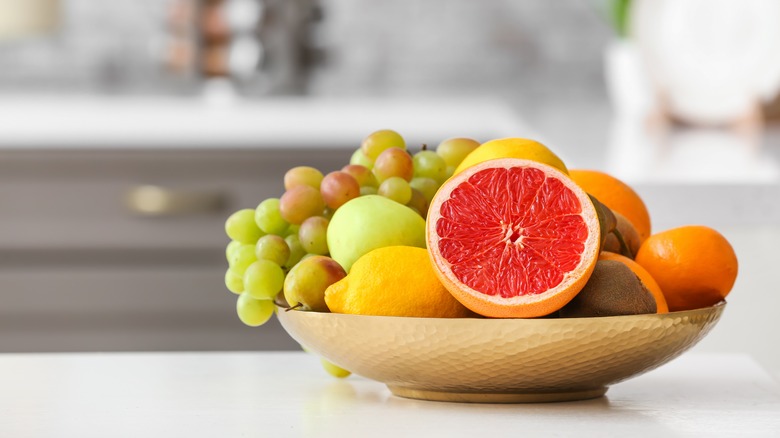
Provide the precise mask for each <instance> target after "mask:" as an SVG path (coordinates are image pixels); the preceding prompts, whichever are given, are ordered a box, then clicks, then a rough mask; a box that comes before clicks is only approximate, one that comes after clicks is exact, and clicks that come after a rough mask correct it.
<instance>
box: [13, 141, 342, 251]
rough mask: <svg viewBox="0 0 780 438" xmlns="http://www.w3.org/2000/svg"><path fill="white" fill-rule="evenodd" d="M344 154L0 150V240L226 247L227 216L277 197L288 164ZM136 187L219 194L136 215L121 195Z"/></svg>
mask: <svg viewBox="0 0 780 438" xmlns="http://www.w3.org/2000/svg"><path fill="white" fill-rule="evenodd" d="M348 159H349V152H348V151H346V150H312V149H289V150H198V151H188V150H181V151H171V150H167V151H159V150H142V151H114V150H112V151H2V152H0V223H2V227H0V248H2V249H15V248H24V249H28V250H29V249H45V250H51V249H68V248H87V249H116V248H123V249H137V248H181V249H191V248H204V247H208V248H216V247H219V246H224V245H225V243H226V239H227V238H226V237H225V235H224V220H225V219H226V217H227V215H228V214H229V213H230V212H232V211H234V210H237V209H239V208H247V207H249V208H251V207H255V206H256V205H257V204H258V203H259V202H260V201H261V200H263V199H265V198H268V197H278V196H280V195H281V194H282V192H283V190H284V188H283V176H284V172H286V170H287V169H289V168H291V167H294V166H298V165H311V166H315V167H317V168H319V169H321V170H322V171H323V172H329V171H331V170H335V169H337V168H339V167H341V166H342V165H343V164H344V163H345V162H346V161H348ZM143 186H154V187H157V188H159V189H160V190H163V191H166V192H169V193H174V194H177V195H184V196H185V197H189V198H190V199H192V198H196V200H197V199H201V198H207V199H210V200H211V201H214V200H216V201H217V202H211V201H209V202H206V204H207V205H204V206H198V205H197V203H196V205H195V208H191V209H185V211H184V212H180V213H178V214H170V215H169V214H166V213H159V212H158V213H154V214H152V215H149V214H141V213H139V212H138V211H136V209H135V208H134V207H133V206H132V205H130V203H129V201H128V194H129V193H131V192H133V190H135V189H137V188H139V187H143ZM196 202H197V201H196Z"/></svg>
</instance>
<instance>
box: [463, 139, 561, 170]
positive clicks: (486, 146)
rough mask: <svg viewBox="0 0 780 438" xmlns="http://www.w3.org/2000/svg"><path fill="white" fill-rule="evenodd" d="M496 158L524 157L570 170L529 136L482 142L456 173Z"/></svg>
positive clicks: (464, 160) (545, 147)
mask: <svg viewBox="0 0 780 438" xmlns="http://www.w3.org/2000/svg"><path fill="white" fill-rule="evenodd" d="M495 158H524V159H526V160H533V161H536V162H538V163H544V164H547V165H550V166H552V167H555V168H557V169H558V170H560V171H561V172H563V173H565V174H567V175H568V173H569V170H568V169H567V168H566V165H565V164H563V161H561V159H560V158H558V156H557V155H555V153H553V151H551V150H550V149H549V148H547V146H545V145H543V144H541V143H539V142H537V141H534V140H529V139H527V138H499V139H496V140H490V141H488V142H486V143H482V145H480V146H479V147H478V148H476V149H474V151H472V152H471V153H470V154H468V155H466V158H464V159H463V161H461V163H460V164H459V165H458V167H457V168H456V169H455V173H454V174H455V175H457V174H458V173H460V172H461V171H463V170H464V169H467V168H469V167H471V166H473V165H475V164H479V163H481V162H483V161H488V160H492V159H495Z"/></svg>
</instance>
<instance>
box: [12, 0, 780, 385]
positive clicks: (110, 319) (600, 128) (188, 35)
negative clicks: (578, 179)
mask: <svg viewBox="0 0 780 438" xmlns="http://www.w3.org/2000/svg"><path fill="white" fill-rule="evenodd" d="M779 89H780V2H776V1H773V0H768V1H763V0H750V1H743V2H736V1H733V0H720V1H705V0H678V1H673V0H650V1H648V0H644V1H643V0H634V1H630V0H610V1H607V0H559V1H555V2H548V1H544V0H521V1H513V0H485V1H480V2H474V1H469V0H449V1H445V0H429V1H425V2H421V1H414V0H401V1H394V2H387V1H379V0H362V1H358V0H112V1H110V2H107V1H102V0H0V224H1V225H0V351H2V352H10V351H124V350H236V349H239V350H240V349H247V350H255V349H293V348H298V347H297V345H295V343H294V342H293V341H292V340H290V339H289V338H288V337H287V336H286V335H285V334H284V332H283V331H282V330H281V328H280V327H279V326H278V324H277V323H276V322H275V321H272V322H271V323H269V324H267V325H266V326H263V327H260V328H255V329H252V328H248V327H245V326H243V325H242V324H241V323H240V322H239V321H238V319H237V317H236V316H235V307H234V306H235V297H234V296H233V295H232V294H231V293H230V292H228V291H227V290H226V289H225V286H224V284H223V276H224V271H225V269H226V262H225V259H224V246H225V244H226V243H227V238H226V237H225V235H224V231H223V224H224V219H225V218H226V217H227V216H228V214H229V213H230V212H232V211H234V210H237V209H239V208H246V207H254V206H256V205H257V203H258V202H259V201H261V200H262V199H265V198H267V197H272V196H279V195H280V194H281V193H282V191H283V186H282V176H283V174H284V172H285V171H286V170H287V169H288V168H290V167H293V166H296V165H312V166H315V167H318V168H320V169H321V170H322V171H324V172H327V171H330V170H335V169H337V168H339V167H341V166H342V165H343V164H346V162H347V161H348V160H349V156H350V154H351V152H352V151H353V150H354V149H355V148H357V147H358V146H359V144H360V141H361V140H362V138H363V137H364V136H365V135H367V134H369V133H370V132H372V131H374V130H376V129H382V128H391V129H395V130H398V131H399V132H401V133H402V134H403V135H404V136H405V137H406V138H407V142H408V144H410V145H411V147H412V148H417V147H419V146H420V145H421V144H423V143H426V144H428V145H436V144H438V142H439V141H441V140H443V139H445V138H448V137H455V136H466V137H473V138H475V139H477V140H480V141H486V140H488V139H491V138H497V137H504V136H527V137H534V138H538V139H541V140H542V141H543V142H546V143H547V144H548V145H549V146H551V147H552V148H553V149H554V150H555V151H556V152H558V153H559V155H561V157H562V158H563V159H564V161H566V162H567V164H568V165H569V167H573V168H596V169H601V170H605V171H607V172H610V173H612V174H614V175H615V176H618V177H619V178H621V179H623V180H625V181H626V182H628V183H629V184H631V185H633V186H634V187H635V188H636V189H637V191H638V192H639V193H640V194H641V195H642V196H643V197H644V199H645V201H646V203H647V204H648V207H649V209H650V213H651V215H652V219H653V226H654V230H655V231H660V230H663V229H666V228H670V227H673V226H678V225H684V224H692V223H699V224H705V225H710V226H713V227H715V228H717V229H719V230H720V231H721V232H722V233H723V234H725V235H726V237H727V238H729V240H730V241H731V242H732V243H733V245H734V247H735V249H736V251H737V254H738V256H739V259H740V276H739V278H738V280H737V284H736V286H735V289H734V290H733V292H732V295H731V296H730V297H729V307H728V308H727V309H726V312H725V315H724V317H723V319H722V321H721V323H720V324H719V325H718V326H717V327H716V329H715V330H714V332H713V333H712V334H710V336H709V337H708V338H706V339H705V340H704V341H703V342H702V343H701V344H700V345H699V346H698V347H697V348H698V349H700V350H703V351H732V352H735V351H739V352H746V353H749V354H752V355H753V356H754V357H755V358H756V359H758V360H759V361H760V362H761V363H762V364H763V365H765V366H766V367H767V368H768V369H770V370H771V371H772V372H774V373H776V374H777V375H780V351H778V349H777V347H775V345H777V343H778V337H779V336H778V332H780V322H778V321H780V320H778V318H777V317H776V314H777V312H778V311H779V310H780V293H778V286H777V284H778V283H777V274H776V271H775V269H777V266H778V262H780V258H778V255H777V254H778V251H777V248H780V124H778V122H777V121H778V120H780V100H779V99H778V90H779Z"/></svg>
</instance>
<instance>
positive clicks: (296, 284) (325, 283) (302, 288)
mask: <svg viewBox="0 0 780 438" xmlns="http://www.w3.org/2000/svg"><path fill="white" fill-rule="evenodd" d="M346 276H347V272H346V271H344V268H342V267H341V265H340V264H338V262H336V261H335V260H333V259H332V258H330V257H325V256H321V255H313V254H307V255H306V256H305V257H304V258H303V259H302V260H301V261H300V262H299V263H298V264H297V265H295V266H294V267H293V268H292V269H290V272H288V273H287V278H285V279H284V299H285V300H286V301H287V304H289V305H290V306H292V307H296V306H300V307H301V308H302V309H303V310H313V311H315V312H327V311H328V305H327V303H325V290H326V289H327V288H328V287H329V286H330V285H332V284H333V283H335V282H337V281H339V280H341V279H342V278H344V277H346Z"/></svg>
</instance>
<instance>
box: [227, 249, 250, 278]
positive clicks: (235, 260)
mask: <svg viewBox="0 0 780 438" xmlns="http://www.w3.org/2000/svg"><path fill="white" fill-rule="evenodd" d="M256 261H257V255H255V246H254V245H243V244H242V245H241V246H240V247H238V248H237V249H236V250H235V251H233V253H232V254H231V258H230V260H228V265H230V269H232V270H233V272H235V273H236V274H238V275H240V276H243V275H244V272H246V268H248V267H249V265H251V264H252V263H254V262H256Z"/></svg>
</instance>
